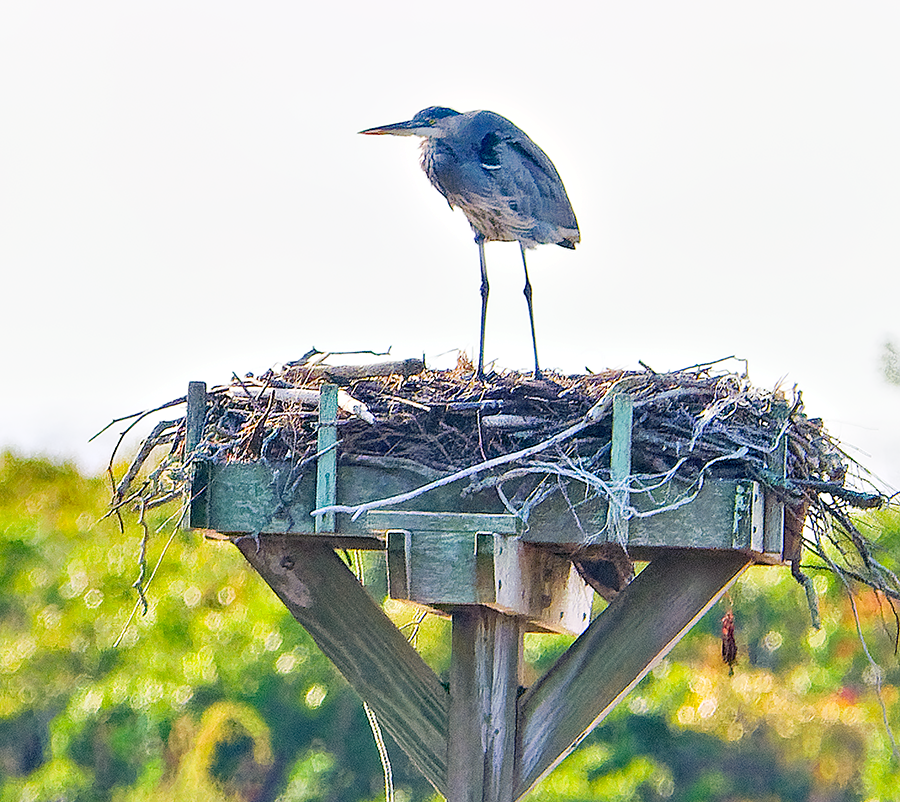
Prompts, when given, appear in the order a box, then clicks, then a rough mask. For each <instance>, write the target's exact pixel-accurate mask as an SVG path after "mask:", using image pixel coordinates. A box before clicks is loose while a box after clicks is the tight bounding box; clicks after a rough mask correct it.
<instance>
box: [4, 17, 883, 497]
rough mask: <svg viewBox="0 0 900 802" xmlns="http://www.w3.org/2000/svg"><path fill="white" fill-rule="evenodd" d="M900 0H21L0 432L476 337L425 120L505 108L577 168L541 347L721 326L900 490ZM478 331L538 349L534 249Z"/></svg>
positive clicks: (538, 283) (494, 349) (549, 349)
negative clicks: (399, 127)
mask: <svg viewBox="0 0 900 802" xmlns="http://www.w3.org/2000/svg"><path fill="white" fill-rule="evenodd" d="M898 42H900V4H898V3H896V2H894V1H893V0H892V2H877V1H874V0H870V1H867V2H865V3H850V2H843V3H836V2H823V1H822V0H816V1H815V2H789V1H788V2H785V1H784V0H779V2H754V3H752V4H751V3H743V4H739V3H722V2H693V1H687V2H679V3H672V2H661V1H660V2H627V3H626V2H617V3H613V2H593V3H587V2H584V3H567V2H555V3H547V2H521V1H520V2H504V3H489V2H485V1H484V0H480V1H478V2H466V1H465V0H454V2H452V3H448V2H444V3H422V2H419V3H402V4H401V3H392V2H382V3H358V2H345V3H317V4H312V3H304V2H296V1H295V2H284V1H283V0H273V1H272V2H259V3H249V2H244V3H236V2H196V1H193V0H178V2H166V1H165V0H163V1H160V0H156V1H155V2H153V3H149V2H144V3H137V2H135V3H123V2H121V0H116V1H115V2H113V1H112V0H111V1H110V2H97V1H96V0H81V1H80V2H77V3H71V2H63V1H62V0H60V1H59V2H41V1H40V0H32V2H27V3H6V4H4V5H3V6H2V9H0V114H2V118H0V267H2V276H3V284H2V286H3V305H2V313H0V337H2V342H3V350H2V354H3V361H2V365H3V375H4V376H5V377H6V382H7V386H6V389H5V391H4V392H3V400H2V402H0V447H3V446H12V447H15V448H16V449H18V450H20V451H23V452H34V451H40V452H43V453H49V454H53V455H57V456H66V457H74V458H76V459H78V460H79V462H80V464H81V465H82V466H84V467H87V468H90V469H95V468H99V467H100V466H101V465H102V464H103V463H104V461H105V459H106V457H107V455H108V451H109V449H110V448H111V446H112V442H113V440H114V438H111V437H109V436H108V437H106V438H103V439H101V440H100V441H99V443H95V444H92V445H88V444H87V439H88V437H89V436H90V435H91V434H93V433H94V432H95V431H96V430H97V429H99V428H100V427H101V426H103V425H104V424H105V423H107V422H108V421H109V420H110V419H111V418H113V417H117V416H119V415H122V414H126V413H130V412H134V411H137V410H140V409H144V408H147V407H151V406H154V405H156V404H158V403H161V402H163V401H166V400H169V399H170V398H173V397H176V396H178V395H182V394H183V393H184V392H185V389H186V386H187V382H188V381H189V380H192V379H202V380H205V381H207V382H209V383H210V384H215V383H219V382H223V381H227V380H228V378H229V376H230V374H231V372H232V371H236V372H238V373H244V372H247V371H253V372H261V371H263V370H265V369H266V368H267V367H269V366H271V365H273V364H275V363H278V362H283V361H287V360H290V359H294V358H297V357H299V356H300V355H302V354H303V353H304V352H305V351H306V350H307V349H308V348H309V347H311V346H317V347H318V348H320V349H329V350H339V349H353V348H372V349H379V350H380V349H385V348H387V347H389V346H391V347H392V353H393V355H394V356H396V357H398V358H402V357H407V356H416V355H421V354H422V353H423V352H424V353H425V354H426V357H427V358H428V359H429V361H430V362H431V363H432V364H442V363H446V362H447V361H448V360H450V361H452V357H448V356H444V357H440V358H439V355H440V354H444V353H446V352H449V351H452V350H453V349H457V348H465V349H468V351H469V353H472V351H473V349H474V348H475V347H476V345H477V334H478V312H479V297H478V262H477V252H476V249H475V246H474V245H473V244H472V235H471V232H470V230H469V228H468V225H467V223H466V221H465V219H464V217H463V216H462V213H461V212H458V211H457V212H455V213H451V212H450V211H449V209H448V208H447V205H446V203H445V202H444V201H443V199H442V198H441V197H440V195H439V194H438V193H437V192H435V191H434V190H433V189H432V188H431V187H430V186H429V184H428V182H427V180H426V178H425V177H424V175H423V174H422V172H421V170H420V169H419V167H418V151H417V148H416V147H415V140H412V139H406V138H403V139H400V138H387V137H385V138H369V137H360V136H357V135H356V132H357V131H359V130H360V129H362V128H366V127H370V126H373V125H378V124H383V123H388V122H394V121H397V120H401V119H407V118H408V117H411V116H412V115H413V114H414V113H415V112H416V111H418V110H419V109H420V108H423V107H425V106H429V105H447V106H451V107H453V108H456V109H458V110H460V111H467V110H470V109H477V108H487V109H492V110H494V111H497V112H499V113H501V114H503V115H505V116H507V117H509V118H510V119H512V120H513V121H514V122H515V123H516V124H518V125H519V126H520V127H522V128H523V129H524V130H525V131H527V132H528V133H529V135H531V137H532V138H533V139H535V141H537V143H538V144H539V145H540V146H541V147H543V148H544V150H546V151H547V153H548V154H549V155H550V157H551V158H552V159H553V161H554V163H555V164H556V166H557V168H558V170H559V172H560V174H561V175H562V177H563V179H564V181H565V183H566V187H567V189H568V192H569V196H570V198H571V200H572V203H573V206H574V208H575V211H576V214H577V215H578V221H579V224H580V226H581V232H582V244H581V245H579V247H578V250H577V251H575V252H574V253H572V252H568V251H565V250H563V249H561V248H555V247H552V246H545V247H542V248H539V249H538V250H536V251H532V252H531V253H530V254H529V256H530V258H529V264H530V265H531V270H530V273H531V279H532V284H533V285H534V293H535V308H536V318H537V328H538V340H539V345H540V347H541V358H542V363H543V364H544V365H545V366H547V367H557V368H561V369H564V370H566V371H572V372H575V371H582V370H583V369H584V367H585V366H589V367H590V368H592V369H594V370H598V369H600V368H603V367H625V368H635V367H638V360H643V361H645V362H646V363H648V364H649V365H651V366H652V367H653V368H654V369H656V370H668V369H674V368H678V367H683V366H685V365H689V364H693V363H696V362H703V361H707V360H711V359H716V358H718V357H722V356H727V355H729V354H737V355H738V356H740V357H742V358H745V359H748V360H749V364H750V372H751V377H752V378H753V380H754V381H755V382H756V383H757V384H760V385H762V386H767V387H768V386H772V385H774V384H775V382H776V381H778V380H779V379H780V378H782V377H786V378H785V382H786V384H787V386H788V387H790V386H792V385H793V384H795V383H796V384H798V385H799V386H800V387H801V388H802V389H803V391H804V399H805V401H806V406H807V411H808V412H809V413H810V414H811V415H820V416H822V417H824V418H825V419H826V423H827V425H828V427H829V429H830V430H831V431H832V432H833V433H835V434H837V435H838V436H839V437H840V438H841V439H842V440H843V441H844V442H845V443H847V444H848V445H852V446H856V447H858V448H859V449H860V451H859V452H858V456H859V457H860V458H861V459H862V460H863V461H864V462H866V463H867V464H869V465H870V466H872V467H873V468H874V469H875V470H876V472H877V473H879V474H880V475H881V476H882V477H883V478H884V479H885V480H886V481H887V482H888V483H889V484H891V485H892V486H894V487H898V486H900V416H898V414H897V413H898V409H900V388H898V387H893V386H890V385H888V384H887V383H886V382H885V381H884V379H883V376H882V374H881V370H880V355H881V351H882V348H883V345H884V343H885V342H886V341H887V340H889V339H893V340H894V341H900V316H898V309H900V292H898V289H900V272H898V268H900V235H898V221H900V47H898ZM487 257H488V267H489V271H490V276H491V307H490V312H489V319H488V340H487V352H488V357H489V358H492V359H496V360H497V363H498V365H500V366H503V367H519V368H522V369H527V368H528V367H529V365H530V355H529V351H530V342H529V336H528V324H527V317H526V312H525V304H524V301H523V299H522V295H521V287H522V275H521V265H520V263H519V257H518V248H517V246H516V245H515V244H499V243H498V244H489V245H488V246H487Z"/></svg>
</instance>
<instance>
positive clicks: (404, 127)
mask: <svg viewBox="0 0 900 802" xmlns="http://www.w3.org/2000/svg"><path fill="white" fill-rule="evenodd" d="M359 133H361V134H391V135H392V136H432V135H433V134H434V128H433V127H432V126H430V125H427V124H426V123H423V122H422V121H421V120H405V121H404V122H402V123H391V124H390V125H379V126H378V127H377V128H367V129H366V130H365V131H360V132H359Z"/></svg>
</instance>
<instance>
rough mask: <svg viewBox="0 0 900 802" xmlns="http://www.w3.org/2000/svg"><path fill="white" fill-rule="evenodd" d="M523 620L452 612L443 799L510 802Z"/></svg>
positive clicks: (484, 611) (474, 610)
mask: <svg viewBox="0 0 900 802" xmlns="http://www.w3.org/2000/svg"><path fill="white" fill-rule="evenodd" d="M523 631H524V627H523V622H522V621H521V620H520V619H519V618H517V617H515V616H509V615H504V614H503V613H498V612H496V611H494V610H490V609H488V608H486V607H477V606H473V607H467V608H458V609H457V610H455V611H454V612H453V645H452V654H451V665H450V736H449V744H448V757H447V761H448V766H447V781H448V786H449V792H448V794H447V802H512V800H513V778H514V760H515V745H516V701H517V698H518V690H519V676H520V662H521V655H522V635H523Z"/></svg>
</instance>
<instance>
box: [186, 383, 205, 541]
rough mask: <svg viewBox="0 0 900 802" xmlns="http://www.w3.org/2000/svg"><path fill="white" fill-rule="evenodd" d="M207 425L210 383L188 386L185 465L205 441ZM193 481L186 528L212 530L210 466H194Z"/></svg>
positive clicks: (199, 462)
mask: <svg viewBox="0 0 900 802" xmlns="http://www.w3.org/2000/svg"><path fill="white" fill-rule="evenodd" d="M205 421H206V383H205V382H188V391H187V409H186V410H185V418H184V455H185V462H187V461H188V460H190V459H191V455H192V453H193V451H194V449H195V448H196V447H197V446H198V445H199V443H200V441H201V440H202V439H203V424H204V422H205ZM190 475H191V481H190V483H189V485H188V487H189V492H190V498H189V499H188V504H187V516H186V521H185V524H186V526H192V527H208V526H209V505H208V499H207V497H206V487H207V485H208V484H209V465H208V464H207V463H206V462H203V461H202V460H197V461H195V462H192V463H191V467H190Z"/></svg>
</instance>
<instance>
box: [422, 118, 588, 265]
mask: <svg viewBox="0 0 900 802" xmlns="http://www.w3.org/2000/svg"><path fill="white" fill-rule="evenodd" d="M457 119H458V123H457V127H456V130H455V131H453V132H452V133H451V134H448V135H447V136H445V137H442V138H439V139H435V140H429V142H428V143H427V145H426V151H431V152H430V153H426V154H425V156H424V157H423V167H424V168H425V171H426V173H428V176H429V178H430V179H431V181H432V183H433V184H434V185H435V186H436V187H437V188H438V190H439V191H440V192H441V193H442V194H443V195H444V196H445V197H446V198H447V200H448V201H449V202H450V204H451V205H453V206H459V207H460V208H461V209H462V210H463V211H464V212H465V214H466V216H467V217H468V218H469V222H470V223H471V224H472V227H473V228H474V229H475V230H476V231H478V232H480V233H481V234H482V235H484V237H485V238H486V239H489V240H519V241H520V242H521V243H522V244H523V245H524V246H525V247H532V246H534V245H538V244H541V243H556V244H559V245H562V246H563V247H568V248H574V247H575V243H577V242H578V241H579V239H580V234H579V231H578V222H577V220H576V219H575V213H574V211H573V210H572V205H571V203H570V202H569V198H568V195H567V194H566V189H565V187H564V186H563V182H562V180H561V179H560V177H559V173H557V171H556V168H555V167H554V166H553V162H551V161H550V159H549V157H548V156H547V154H546V153H544V151H543V150H541V149H540V148H539V147H538V146H537V145H536V144H535V143H534V142H533V141H532V140H531V139H530V138H529V137H528V136H527V134H525V132H524V131H522V130H521V129H519V128H518V127H516V126H515V125H513V123H511V122H510V121H509V120H507V119H506V118H504V117H501V116H500V115H499V114H494V113H493V112H486V111H481V112H469V113H467V114H464V115H459V118H457ZM457 119H455V120H454V122H457Z"/></svg>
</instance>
